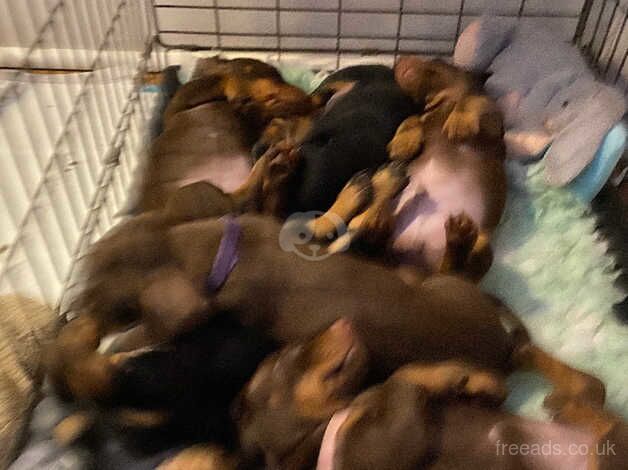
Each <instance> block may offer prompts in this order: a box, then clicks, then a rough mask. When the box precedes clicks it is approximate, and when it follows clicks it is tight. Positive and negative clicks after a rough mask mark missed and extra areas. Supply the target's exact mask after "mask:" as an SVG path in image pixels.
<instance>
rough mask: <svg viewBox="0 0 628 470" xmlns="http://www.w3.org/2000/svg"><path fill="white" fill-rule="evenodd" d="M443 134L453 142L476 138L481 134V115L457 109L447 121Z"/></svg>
mask: <svg viewBox="0 0 628 470" xmlns="http://www.w3.org/2000/svg"><path fill="white" fill-rule="evenodd" d="M443 133H444V134H445V135H446V136H447V138H448V139H449V140H451V141H460V140H466V139H469V138H471V137H475V136H476V135H478V134H479V133H480V115H479V114H478V113H477V112H475V111H467V110H464V109H460V108H459V107H456V108H454V110H453V111H452V112H451V113H450V114H449V117H447V119H446V120H445V123H444V124H443Z"/></svg>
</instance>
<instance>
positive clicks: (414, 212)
mask: <svg viewBox="0 0 628 470" xmlns="http://www.w3.org/2000/svg"><path fill="white" fill-rule="evenodd" d="M395 77H396V79H397V82H398V83H399V85H400V86H401V88H402V89H403V90H404V91H405V92H406V93H407V94H408V95H410V96H411V97H412V98H413V99H414V100H415V101H416V102H417V103H421V104H423V103H424V104H425V105H426V112H425V114H423V115H420V116H418V115H417V116H412V117H410V118H408V119H406V121H404V122H403V123H402V124H401V126H400V127H399V128H398V130H397V133H396V135H395V137H394V138H393V140H392V141H391V142H390V144H389V146H388V150H389V153H390V157H391V158H392V159H397V160H404V161H408V160H410V159H413V158H414V157H416V156H417V155H418V156H419V158H416V159H415V160H414V161H413V162H412V163H411V165H410V167H409V169H408V174H409V176H410V183H409V184H408V186H407V187H406V188H405V190H404V191H403V193H402V195H401V197H400V199H399V203H398V206H397V208H396V214H395V215H396V219H397V221H396V229H395V234H394V242H393V250H394V251H395V252H397V253H399V254H400V255H401V256H402V257H403V258H404V259H405V260H406V261H407V262H412V263H416V264H419V265H420V266H422V267H424V268H426V269H427V270H428V271H431V272H434V271H438V270H439V269H441V268H444V270H445V271H457V272H460V273H461V274H464V275H466V276H468V277H470V278H471V279H475V280H477V279H479V278H481V277H482V275H483V274H484V273H485V272H486V271H487V270H488V268H489V267H490V264H491V261H492V254H491V249H490V237H491V234H492V232H493V230H494V229H495V227H496V226H497V224H498V222H499V220H500V218H501V215H502V212H503V209H504V204H505V200H506V175H505V169H504V156H505V147H504V143H503V128H502V122H501V115H500V113H499V111H498V110H497V107H496V106H495V104H494V103H493V102H492V101H491V100H490V99H489V98H488V97H487V96H486V95H484V94H483V93H482V91H481V87H480V84H478V83H477V82H476V80H475V79H474V77H472V76H471V75H470V74H469V73H467V72H464V71H463V70H461V69H459V68H456V67H454V66H452V65H449V64H446V63H444V62H441V61H438V60H423V59H419V58H418V57H404V58H402V59H400V60H399V62H398V63H397V65H396V66H395ZM450 229H455V230H457V231H458V232H460V233H463V232H466V234H465V236H464V237H463V238H464V239H463V240H460V245H461V247H462V249H460V250H458V255H456V256H450V253H453V252H454V251H455V250H448V248H449V247H448V243H447V237H446V232H447V231H448V230H450Z"/></svg>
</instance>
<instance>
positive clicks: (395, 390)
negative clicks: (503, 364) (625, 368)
mask: <svg viewBox="0 0 628 470" xmlns="http://www.w3.org/2000/svg"><path fill="white" fill-rule="evenodd" d="M368 364H369V359H368V355H367V352H366V351H365V349H364V344H363V343H362V342H361V340H360V337H359V335H358V334H356V332H355V330H353V329H352V327H351V324H350V322H348V321H346V320H339V321H338V322H336V323H335V324H334V325H333V326H332V327H331V328H329V329H328V330H326V331H325V332H323V333H321V334H319V335H317V336H316V337H315V338H314V339H312V340H311V341H309V342H304V343H298V344H293V345H290V346H287V347H286V348H284V349H283V350H282V351H280V352H278V353H276V354H274V355H273V356H271V357H270V358H268V359H267V360H266V361H265V362H263V363H262V365H261V366H260V367H259V369H258V371H257V372H256V374H255V376H254V377H253V379H252V380H251V381H250V382H249V384H248V385H247V386H246V387H245V389H244V390H243V392H242V395H241V397H240V399H239V400H238V402H237V405H236V406H235V408H234V412H235V417H236V418H237V420H238V423H239V424H238V425H239V429H240V440H241V445H242V447H243V450H244V453H245V455H247V456H249V458H251V457H250V456H251V455H258V456H262V457H263V460H265V462H266V465H268V466H270V467H272V468H277V469H306V468H314V467H316V468H317V470H333V469H336V470H349V469H350V470H360V469H372V468H377V469H382V470H385V469H391V470H392V469H395V470H414V469H419V468H434V469H435V468H438V469H459V468H462V467H464V466H466V465H469V464H475V465H482V466H483V468H491V469H506V468H508V469H530V470H532V469H534V470H536V469H539V468H556V469H563V468H564V469H571V468H583V469H584V468H591V469H593V468H600V467H599V466H597V464H601V462H602V461H605V462H606V463H607V465H611V462H614V463H619V462H625V459H626V456H627V454H626V451H628V441H627V440H626V437H627V436H626V434H625V433H626V425H625V424H624V423H622V422H621V421H620V420H619V419H618V418H614V417H612V416H610V415H608V414H606V413H605V412H603V411H601V410H600V409H599V408H597V407H593V406H589V405H582V404H580V405H578V404H576V402H570V403H569V405H567V406H566V407H565V408H563V410H566V409H567V408H569V407H572V408H573V407H575V408H578V407H580V409H581V410H580V412H579V414H578V416H579V421H575V420H574V419H573V416H570V417H567V416H565V414H564V411H561V412H559V414H558V417H559V418H560V420H561V421H563V423H558V422H554V423H542V422H536V421H532V420H528V419H524V418H521V417H518V416H514V415H512V414H509V413H506V412H504V411H502V410H500V409H498V408H495V406H496V405H499V404H500V403H501V402H502V401H503V399H504V398H505V395H506V388H505V385H504V383H503V377H502V376H499V375H495V374H494V373H493V372H491V371H488V370H484V369H481V368H477V367H475V366H470V365H468V364H465V363H464V362H460V361H445V362H442V363H436V364H410V365H407V366H404V367H403V368H401V369H399V370H398V371H397V372H395V373H394V374H393V375H392V376H391V377H390V378H389V379H388V380H387V381H386V382H384V383H382V384H379V385H374V386H372V387H370V388H367V389H366V390H364V391H361V392H358V390H363V388H364V385H365V383H366V382H365V378H366V377H367V369H368ZM582 408H585V409H587V410H589V411H588V414H583V413H582V412H581V411H582ZM601 423H604V424H603V425H600V424H601ZM622 433H623V434H622ZM605 439H610V440H609V441H608V442H609V444H614V445H616V446H617V447H618V452H617V453H616V455H607V456H592V460H591V461H590V462H589V464H587V462H586V458H587V456H584V457H583V456H582V455H578V454H577V453H575V452H573V453H572V455H571V456H570V455H569V454H568V450H569V449H574V448H576V447H577V446H579V445H587V446H588V449H590V450H591V451H594V450H595V448H596V445H597V444H598V443H600V444H601V443H603V442H604V440H605ZM548 442H549V444H548ZM552 443H553V444H554V447H552V451H553V453H552V455H551V456H546V455H545V454H543V455H541V454H540V452H537V453H533V454H530V452H527V453H523V454H522V453H516V452H511V451H510V450H509V449H512V447H510V446H514V447H515V448H516V449H517V450H521V449H524V446H528V447H527V448H528V449H530V447H531V446H536V445H538V446H539V448H540V446H541V445H542V444H546V447H547V445H551V444H552ZM556 446H558V447H559V448H558V450H556ZM599 447H600V448H601V445H600V446H599ZM561 454H562V455H561ZM609 454H610V453H609ZM613 458H616V459H617V460H612V459H613ZM604 459H607V460H604ZM622 459H623V460H622ZM578 465H580V466H578ZM602 468H613V467H602ZM617 468H619V467H617Z"/></svg>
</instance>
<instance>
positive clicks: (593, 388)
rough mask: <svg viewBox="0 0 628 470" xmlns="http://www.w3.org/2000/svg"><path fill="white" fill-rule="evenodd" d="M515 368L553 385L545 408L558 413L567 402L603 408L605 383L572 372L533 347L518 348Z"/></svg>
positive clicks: (531, 345)
mask: <svg viewBox="0 0 628 470" xmlns="http://www.w3.org/2000/svg"><path fill="white" fill-rule="evenodd" d="M514 359H515V361H514V365H515V366H517V367H519V368H521V369H525V370H533V371H537V372H539V373H541V374H542V375H543V376H544V377H546V378H547V379H548V380H549V381H550V382H552V384H553V386H554V390H553V391H552V392H551V393H550V394H549V395H548V396H547V397H546V398H545V401H544V405H545V407H546V408H547V409H548V410H549V411H552V412H559V411H560V410H561V409H563V408H564V407H565V406H566V405H567V404H568V403H569V402H575V403H579V404H586V405H587V406H592V407H594V408H602V407H603V405H604V401H605V394H606V392H605V387H604V384H603V383H602V382H601V381H600V380H599V379H598V378H596V377H594V376H592V375H589V374H587V373H585V372H581V371H579V370H577V369H574V368H572V367H570V366H568V365H567V364H565V363H563V362H561V361H560V360H558V359H556V358H555V357H553V356H551V355H550V354H548V353H546V352H545V351H543V350H542V349H540V348H539V347H537V346H535V345H533V344H527V345H524V346H522V347H521V348H519V350H518V351H516V353H515V356H514Z"/></svg>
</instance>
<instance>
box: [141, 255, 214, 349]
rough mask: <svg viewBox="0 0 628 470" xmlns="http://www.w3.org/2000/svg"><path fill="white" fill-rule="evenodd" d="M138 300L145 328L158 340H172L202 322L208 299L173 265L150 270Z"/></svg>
mask: <svg viewBox="0 0 628 470" xmlns="http://www.w3.org/2000/svg"><path fill="white" fill-rule="evenodd" d="M139 301H140V306H141V309H142V316H143V317H144V321H145V322H146V326H147V328H148V330H149V331H150V332H151V333H152V334H154V335H155V337H156V338H159V339H161V340H168V339H171V338H172V337H174V336H176V335H177V334H179V333H182V332H184V331H186V330H189V329H190V328H193V327H194V326H196V324H198V323H201V322H202V321H203V319H204V318H206V315H205V313H206V311H207V308H208V301H207V299H206V298H205V297H204V296H202V295H201V294H200V292H199V291H198V289H197V288H196V287H195V286H194V284H193V283H192V281H191V280H190V279H189V278H188V277H187V275H186V274H185V273H184V272H183V271H182V270H181V269H179V268H177V267H174V266H169V267H164V268H159V269H157V270H156V271H153V272H152V273H151V274H150V275H149V278H148V281H147V284H146V287H145V288H144V289H143V290H142V292H141V293H140V296H139Z"/></svg>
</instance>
